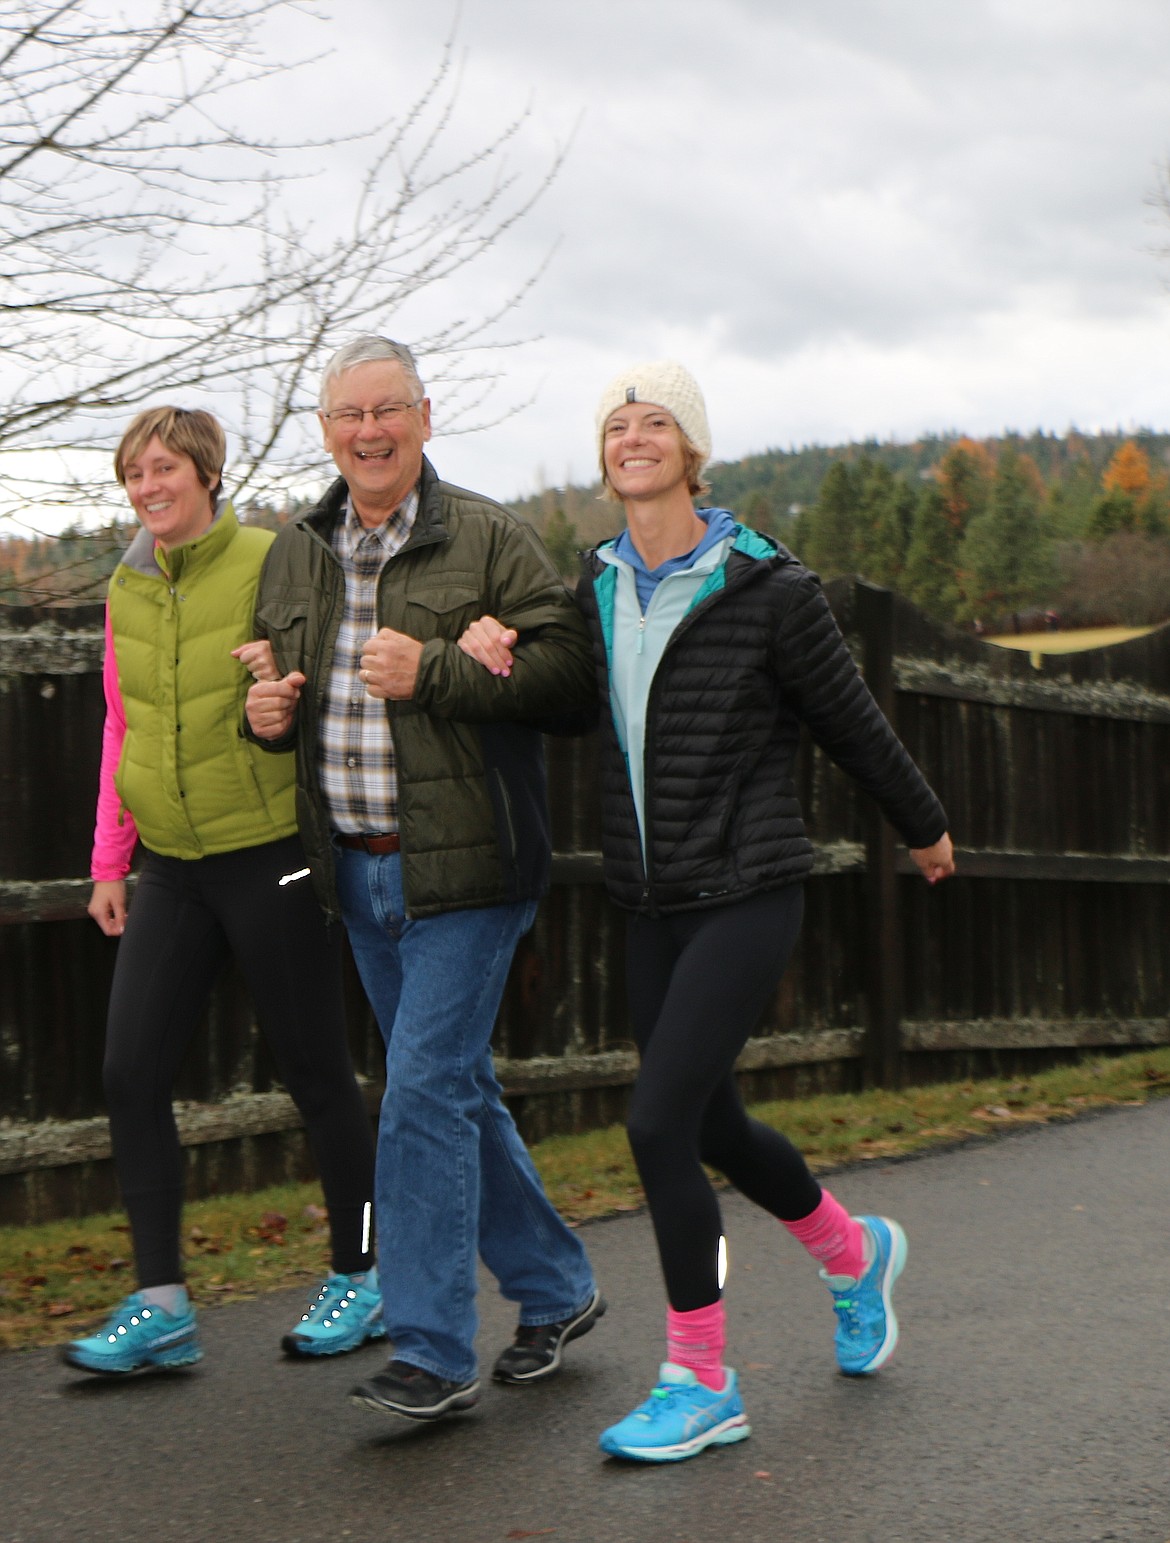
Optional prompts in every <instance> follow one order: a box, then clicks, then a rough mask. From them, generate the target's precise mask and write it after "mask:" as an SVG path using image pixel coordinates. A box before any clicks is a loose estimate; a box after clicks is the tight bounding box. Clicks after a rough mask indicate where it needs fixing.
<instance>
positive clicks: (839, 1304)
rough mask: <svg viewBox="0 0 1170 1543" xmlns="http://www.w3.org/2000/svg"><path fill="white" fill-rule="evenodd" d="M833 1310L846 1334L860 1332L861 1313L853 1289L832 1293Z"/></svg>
mask: <svg viewBox="0 0 1170 1543" xmlns="http://www.w3.org/2000/svg"><path fill="white" fill-rule="evenodd" d="M833 1311H834V1312H835V1313H836V1314H837V1317H838V1319H839V1320H840V1322H841V1327H842V1328H843V1329H844V1330H845V1332H846V1333H847V1334H854V1335H856V1334H860V1333H861V1313H860V1311H859V1304H858V1301H857V1298H856V1296H855V1295H854V1292H853V1290H847V1291H842V1292H836V1291H834V1293H833Z"/></svg>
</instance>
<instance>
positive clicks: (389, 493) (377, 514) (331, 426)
mask: <svg viewBox="0 0 1170 1543" xmlns="http://www.w3.org/2000/svg"><path fill="white" fill-rule="evenodd" d="M396 403H397V404H402V403H410V404H412V405H410V406H409V407H408V408H407V410H406V411H405V412H401V413H398V414H397V415H396V416H394V417H393V418H390V419H385V420H383V421H382V422H381V423H379V422H378V421H377V419H375V418H374V417H373V416H372V409H374V408H377V407H388V406H390V405H392V404H396ZM346 408H348V409H350V410H352V411H360V412H362V419H361V422H360V423H356V424H343V423H338V422H336V421H334V422H330V420H329V416H328V415H329V414H330V413H334V412H337V411H339V410H343V409H346ZM317 416H318V418H319V419H320V421H321V432H322V434H323V435H324V439H325V448H326V450H328V452H329V454H330V455H331V456H332V457H333V460H334V463H335V464H336V466H337V470H338V471H339V472H340V473H341V475H342V476H343V477H344V478H345V480H346V482H347V483H348V485H349V491H350V494H351V496H352V498H353V506H354V509H355V510H356V511H357V515H358V518H359V520H361V522H362V524H363V525H367V526H371V527H372V526H376V525H381V523H382V521H383V520H385V519H386V518H387V516H388V515H391V514H393V513H394V511H395V509H397V508H398V506H399V505H400V504H401V503H402V500H403V499H404V498H405V497H406V496H407V494H408V493H409V492H410V490H411V488H413V487H414V485H415V483H416V482H417V481H418V479H419V476H420V475H421V473H422V455H423V446H424V445H425V444H426V442H427V440H428V439H430V437H431V404H430V402H429V401H428V400H427V398H426V397H423V399H422V401H421V402H420V401H418V391H417V387H416V386H415V384H414V382H413V381H412V380H411V379H410V376H409V375H408V374H407V372H406V371H405V370H404V369H403V367H402V365H400V364H398V363H396V362H394V361H393V360H382V359H377V360H374V361H372V362H370V363H368V364H356V365H354V367H353V369H352V370H346V372H345V373H344V375H339V376H337V377H336V379H334V380H332V381H330V383H329V386H328V400H327V402H326V406H325V409H324V411H323V412H320V413H318V414H317Z"/></svg>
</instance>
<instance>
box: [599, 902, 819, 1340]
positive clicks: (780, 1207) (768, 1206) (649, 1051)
mask: <svg viewBox="0 0 1170 1543" xmlns="http://www.w3.org/2000/svg"><path fill="white" fill-rule="evenodd" d="M803 911H804V892H803V890H802V889H801V888H800V886H799V885H790V886H789V887H787V888H785V889H778V890H771V891H769V892H768V893H767V894H762V895H756V896H753V897H752V898H751V899H748V900H742V901H738V902H736V903H734V904H732V905H727V906H719V907H714V908H712V909H709V910H702V911H684V912H679V913H677V914H675V915H671V916H657V917H651V916H632V917H630V919H629V923H628V927H627V971H628V982H629V999H630V1017H631V1021H632V1024H633V1029H634V1035H635V1038H636V1040H637V1043H638V1050H639V1052H640V1053H641V1057H642V1065H641V1069H640V1070H639V1072H638V1080H637V1082H636V1083H635V1085H634V1091H633V1095H632V1097H631V1100H630V1110H629V1117H628V1122H627V1129H628V1131H629V1136H630V1146H631V1147H632V1148H633V1152H634V1160H635V1162H636V1163H637V1165H638V1173H639V1176H640V1177H641V1180H642V1184H643V1187H644V1188H645V1190H646V1198H647V1200H648V1201H649V1205H650V1216H651V1219H652V1220H653V1222H654V1232H655V1235H656V1237H657V1239H658V1253H659V1257H660V1258H661V1261H662V1273H663V1275H664V1277H665V1279H666V1294H667V1296H668V1298H669V1299H670V1305H671V1306H672V1307H673V1308H674V1309H675V1311H676V1312H689V1311H691V1310H693V1309H694V1308H698V1307H707V1306H709V1305H710V1304H711V1303H712V1302H715V1301H717V1300H718V1299H719V1277H718V1251H719V1238H720V1235H721V1233H722V1231H723V1225H722V1220H721V1218H720V1214H719V1202H718V1200H717V1198H716V1196H715V1191H714V1189H713V1188H712V1187H711V1183H710V1181H709V1179H708V1178H707V1175H706V1174H705V1173H704V1172H703V1167H702V1164H703V1163H708V1164H710V1166H711V1167H713V1168H716V1169H718V1170H719V1172H720V1173H723V1174H725V1175H726V1176H727V1178H728V1179H730V1180H731V1182H732V1183H733V1184H734V1185H735V1187H736V1188H737V1189H738V1190H740V1191H742V1193H743V1194H745V1195H746V1196H747V1197H748V1199H749V1200H752V1201H754V1202H755V1203H756V1205H759V1206H762V1207H763V1208H764V1209H765V1210H766V1211H770V1212H771V1213H772V1215H773V1216H777V1217H780V1218H782V1219H783V1220H784V1221H799V1220H800V1219H801V1218H802V1217H805V1216H808V1215H809V1214H810V1213H811V1212H812V1211H814V1210H815V1209H816V1207H817V1205H818V1203H819V1201H820V1198H821V1190H820V1186H819V1185H818V1183H817V1181H816V1180H815V1179H814V1178H813V1176H812V1174H811V1173H810V1172H809V1171H808V1166H807V1164H806V1163H805V1160H804V1158H803V1157H802V1156H801V1154H800V1153H799V1152H798V1151H797V1150H796V1148H795V1147H794V1146H793V1145H792V1143H791V1142H790V1141H789V1140H788V1139H787V1138H786V1137H784V1136H782V1135H780V1134H779V1133H778V1132H777V1131H774V1130H771V1129H769V1127H768V1126H766V1125H761V1124H760V1122H759V1121H758V1120H753V1119H750V1118H749V1117H748V1114H747V1111H746V1110H745V1108H744V1106H743V1100H742V1098H741V1097H740V1093H739V1088H738V1086H737V1084H736V1081H735V1073H734V1070H733V1067H734V1064H735V1058H736V1056H737V1055H738V1054H739V1052H740V1051H741V1050H742V1049H743V1046H744V1044H745V1042H746V1041H747V1038H748V1035H749V1034H750V1033H751V1031H752V1029H753V1028H754V1027H755V1026H756V1024H757V1023H758V1021H759V1019H760V1017H761V1015H762V1013H763V1011H764V1008H765V1006H766V1005H767V1003H768V999H769V998H770V997H771V995H772V993H773V992H774V991H775V988H776V985H777V983H778V982H779V980H780V977H781V976H782V975H783V974H784V971H785V968H786V967H787V964H788V960H789V958H790V956H791V954H792V949H793V946H794V945H795V943H796V939H797V935H798V933H799V932H800V921H801V916H802V914H803Z"/></svg>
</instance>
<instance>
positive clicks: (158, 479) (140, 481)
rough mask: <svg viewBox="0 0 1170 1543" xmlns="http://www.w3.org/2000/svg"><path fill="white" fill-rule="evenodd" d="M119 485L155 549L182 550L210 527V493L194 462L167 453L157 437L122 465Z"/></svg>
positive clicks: (171, 451) (177, 452)
mask: <svg viewBox="0 0 1170 1543" xmlns="http://www.w3.org/2000/svg"><path fill="white" fill-rule="evenodd" d="M123 481H124V483H125V487H126V493H127V496H128V497H129V499H130V503H131V504H132V506H133V508H134V513H135V514H136V515H137V516H138V518H139V520H141V522H142V524H143V525H144V526H145V527H146V529H147V530H148V531H149V532H150V534H151V535H152V536H153V537H154V539H155V540H156V541H157V542H158V544H159V546H161V547H164V548H166V549H167V550H169V549H170V548H171V547H176V546H186V544H187V542H188V541H194V540H195V538H196V537H197V536H201V535H202V534H203V532H204V531H205V530H207V529H208V527H209V526H210V524H211V521H212V518H213V516H214V514H215V510H214V508H213V505H212V499H211V492H210V490H209V489H208V488H205V487H204V485H203V483H202V482H201V481H200V480H199V472H198V470H197V469H196V466H195V462H194V461H193V460H192V459H191V457H190V456H189V455H185V454H184V453H183V451H181V450H168V449H167V447H166V446H165V445H164V444H163V442H162V440H161V439H160V438H159V437H158V435H157V434H156V435H155V436H154V437H153V438H152V439H149V440H147V442H146V444H145V445H144V446H143V448H142V450H141V451H140V452H139V453H138V455H137V456H135V457H134V459H133V460H130V461H127V462H126V465H125V467H124V468H123Z"/></svg>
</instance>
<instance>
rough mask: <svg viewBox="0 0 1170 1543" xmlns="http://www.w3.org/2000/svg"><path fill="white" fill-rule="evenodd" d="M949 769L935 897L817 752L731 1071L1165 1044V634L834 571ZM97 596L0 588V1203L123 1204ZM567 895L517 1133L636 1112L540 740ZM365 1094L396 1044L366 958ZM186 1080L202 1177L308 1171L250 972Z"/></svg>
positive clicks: (784, 1087)
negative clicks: (953, 873)
mask: <svg viewBox="0 0 1170 1543" xmlns="http://www.w3.org/2000/svg"><path fill="white" fill-rule="evenodd" d="M829 597H830V601H831V603H832V605H833V609H834V611H835V613H836V615H837V617H838V619H839V621H840V623H841V625H842V628H843V629H844V631H845V632H846V634H847V636H848V637H849V638H850V641H851V644H852V645H853V646H854V648H855V651H856V652H857V655H858V658H859V659H860V660H861V662H862V664H863V667H864V669H865V672H866V676H867V679H868V680H869V683H870V686H871V689H872V690H873V691H874V693H875V695H876V696H877V697H878V700H879V701H880V702H881V703H882V705H883V707H884V708H885V710H886V712H887V713H888V715H889V716H890V717H891V718H892V719H893V721H894V722H895V724H896V726H897V728H898V731H899V733H900V734H901V736H902V738H903V739H904V741H905V742H906V744H907V746H908V747H909V749H910V751H911V753H912V754H913V755H914V757H915V758H916V760H917V761H918V762H919V764H920V765H921V766H922V768H923V770H924V771H925V772H926V774H927V776H928V777H929V779H930V780H931V782H932V783H933V785H934V786H935V788H936V789H937V790H938V792H939V794H940V795H941V797H942V799H943V801H944V803H945V804H946V806H947V810H948V813H949V816H950V820H951V828H952V832H953V834H954V836H955V839H956V843H957V845H958V847H959V848H960V852H959V862H960V873H959V876H958V877H956V878H955V879H953V880H951V881H949V882H947V883H946V884H943V885H940V886H937V887H936V888H933V889H932V888H930V887H929V886H927V885H925V884H923V883H922V882H921V880H919V879H918V878H917V876H916V875H915V874H914V873H913V871H912V868H911V865H910V862H909V858H908V857H907V855H906V853H905V852H904V851H900V850H899V849H898V847H897V843H896V839H895V837H894V836H893V833H892V832H891V831H890V830H889V828H888V827H886V826H885V825H884V823H883V822H882V820H881V819H880V817H879V816H878V815H877V814H876V811H875V810H874V809H873V807H872V806H871V805H870V802H869V800H868V799H867V798H865V797H864V795H861V794H859V793H857V792H856V790H855V789H854V788H853V787H852V785H851V784H850V783H848V781H847V780H846V779H845V778H844V777H843V776H842V775H841V774H840V773H839V772H838V771H837V770H836V768H834V767H833V766H832V765H831V764H829V763H828V762H827V761H826V759H825V758H824V757H823V756H822V755H821V754H820V753H819V752H814V751H812V750H811V749H810V748H809V747H808V746H805V747H804V748H803V750H802V754H801V759H800V763H799V786H800V791H801V796H802V801H803V804H804V808H805V812H806V815H807V818H808V823H809V828H810V831H811V833H812V835H813V838H814V840H815V841H816V843H817V847H818V857H817V865H816V870H815V872H814V875H813V877H812V878H811V879H810V880H809V882H808V885H807V906H806V920H805V926H804V934H803V937H802V940H801V944H800V946H799V948H798V951H797V954H796V956H795V958H794V961H793V964H792V966H791V968H790V969H789V971H788V973H787V975H786V976H785V978H784V980H783V981H782V982H781V984H780V986H779V988H778V990H777V993H776V996H775V999H774V1001H773V1002H772V1004H771V1006H770V1008H769V1011H768V1013H767V1014H766V1016H765V1019H764V1021H763V1022H762V1023H761V1024H760V1026H759V1029H758V1033H757V1037H756V1038H754V1039H753V1040H752V1041H751V1042H750V1043H749V1045H748V1047H747V1049H746V1051H745V1053H744V1056H743V1058H742V1061H741V1068H742V1071H743V1076H744V1078H745V1082H746V1083H747V1085H748V1091H749V1093H751V1094H752V1095H754V1096H761V1097H764V1096H786V1095H799V1094H800V1093H802V1092H807V1091H811V1090H814V1089H819V1088H840V1087H852V1086H857V1085H860V1084H862V1083H864V1082H877V1083H896V1082H899V1081H904V1082H915V1081H928V1080H932V1079H936V1078H938V1077H940V1076H953V1075H956V1074H957V1075H974V1074H978V1073H981V1072H986V1071H990V1070H1010V1069H1012V1068H1021V1069H1022V1068H1025V1067H1027V1066H1035V1065H1036V1064H1038V1063H1043V1062H1046V1061H1051V1060H1053V1059H1057V1058H1061V1057H1069V1056H1072V1055H1076V1054H1079V1053H1082V1052H1084V1051H1086V1050H1097V1049H1114V1048H1121V1047H1126V1046H1142V1045H1152V1044H1161V1043H1166V1042H1168V1041H1170V1021H1168V1017H1167V1015H1168V1012H1170V967H1168V965H1167V952H1168V949H1167V940H1168V938H1170V796H1168V794H1170V628H1163V629H1161V630H1160V631H1158V632H1155V633H1152V634H1150V635H1149V636H1147V637H1145V638H1141V639H1137V640H1134V641H1132V642H1129V643H1125V644H1120V645H1117V646H1115V647H1112V648H1108V649H1099V650H1095V651H1093V652H1089V653H1083V654H1072V655H1058V656H1048V657H1045V658H1044V659H1043V660H1040V661H1038V662H1036V663H1033V662H1032V661H1031V660H1030V659H1029V657H1028V656H1027V655H1026V654H1021V653H1017V652H1014V651H1009V650H1004V649H998V648H995V647H993V646H991V645H988V644H984V643H981V642H979V641H978V640H976V639H973V638H969V637H965V636H962V635H960V634H958V633H955V632H951V631H948V630H942V629H939V628H936V627H934V626H932V625H931V624H929V623H928V622H926V621H925V620H924V618H923V617H922V616H921V615H920V614H919V613H917V612H916V611H915V610H914V609H913V608H912V607H911V606H909V605H908V604H906V603H905V602H903V601H902V600H900V599H898V598H897V597H895V596H893V595H891V594H890V593H889V592H888V591H884V590H880V589H875V588H873V587H872V586H870V585H867V584H864V583H862V582H859V581H838V582H837V583H835V584H833V585H831V586H830V588H829ZM100 624H101V613H100V610H99V609H97V608H92V607H86V608H79V609H78V610H77V611H74V612H61V611H53V612H39V611H36V610H7V611H5V610H3V609H0V745H2V746H3V762H2V770H0V1222H5V1221H6V1222H16V1221H20V1220H25V1219H36V1218H43V1217H48V1216H53V1215H69V1214H80V1213H82V1212H85V1211H87V1210H93V1209H99V1208H104V1207H107V1206H110V1205H113V1204H115V1203H116V1193H115V1188H114V1182H113V1176H112V1171H111V1164H110V1160H109V1142H108V1136H107V1131H106V1125H105V1120H104V1118H103V1115H102V1098H101V1081H100V1068H101V1054H102V1035H103V1024H104V1013H105V1004H106V997H107V993H108V988H109V981H110V974H111V969H112V963H113V957H114V951H115V948H116V944H114V943H112V942H111V941H109V940H107V939H105V938H104V937H102V936H101V934H100V933H99V931H98V929H97V928H96V927H95V926H94V925H93V923H92V922H90V921H89V919H88V918H87V917H86V916H85V903H86V900H87V898H88V893H89V883H88V880H87V879H86V878H85V877H84V875H85V874H86V872H87V870H88V859H89V845H90V836H91V831H92V821H93V799H94V792H95V787H96V778H97V765H98V754H99V746H100V738H101V722H102V703H101V683H100V662H101V646H102V640H101V630H100ZM549 762H550V787H551V802H552V811H553V827H554V845H555V850H556V855H555V858H554V871H553V888H552V891H551V893H550V895H549V897H548V899H547V900H546V902H545V903H544V905H543V906H542V908H541V911H540V915H539V917H538V920H537V923H536V926H535V928H534V930H533V932H532V934H531V935H530V936H529V937H528V938H527V939H526V940H525V941H524V942H523V944H522V945H521V948H520V950H519V951H518V954H517V957H516V961H515V964H514V967H513V970H512V974H511V978H510V981H509V985H508V990H507V993H506V997H505V1001H504V1005H503V1008H502V1010H501V1014H500V1019H499V1023H498V1024H497V1029H496V1041H495V1043H496V1048H497V1054H498V1065H499V1069H500V1073H501V1076H502V1080H503V1082H504V1086H505V1088H506V1090H507V1092H508V1094H509V1098H510V1101H511V1103H512V1106H513V1108H514V1109H515V1111H516V1113H517V1117H518V1119H519V1122H520V1124H521V1128H522V1129H523V1130H524V1132H525V1134H526V1135H527V1136H528V1137H529V1138H530V1139H533V1138H536V1137H539V1136H542V1135H545V1134H548V1133H550V1132H553V1131H563V1130H575V1129H584V1128H589V1127H591V1126H596V1125H598V1124H604V1123H610V1122H612V1121H614V1120H617V1119H620V1117H621V1113H622V1109H623V1106H624V1100H625V1094H626V1090H627V1088H628V1085H629V1083H630V1082H631V1081H632V1079H633V1075H634V1068H635V1058H634V1054H633V1051H632V1048H631V1043H630V1038H629V1032H628V1027H627V1022H626V1011H625V1003H624V996H623V990H622V977H623V947H624V944H623V926H622V920H621V917H620V915H619V913H617V912H616V911H615V910H614V909H613V908H612V907H611V906H610V904H609V902H608V901H607V899H606V898H605V895H604V892H603V890H602V888H601V883H600V858H599V855H598V846H599V834H598V815H597V810H596V807H595V803H594V789H595V786H596V769H595V763H594V746H593V742H592V741H591V740H581V741H553V742H550V745H549ZM347 989H348V991H349V1009H350V1013H349V1016H350V1028H351V1039H352V1045H353V1050H354V1055H355V1058H356V1061H357V1065H358V1067H359V1071H360V1073H361V1074H362V1076H363V1077H364V1078H365V1079H366V1081H367V1086H368V1092H369V1098H370V1107H371V1110H374V1109H375V1108H376V1105H377V1096H378V1082H379V1069H380V1042H379V1040H378V1036H377V1031H376V1029H375V1028H374V1026H373V1024H372V1021H371V1019H370V1016H369V1013H368V1010H367V1009H366V1006H365V1003H364V999H363V998H362V995H361V991H360V987H359V986H358V985H357V982H356V977H355V976H354V975H353V974H352V971H351V972H350V974H349V977H348V988H347ZM208 1019H209V1021H208V1024H207V1026H206V1029H205V1031H204V1032H202V1033H201V1034H200V1035H199V1036H198V1037H197V1039H196V1041H195V1043H194V1045H193V1046H192V1050H191V1054H190V1056H189V1058H188V1062H187V1064H186V1067H185V1069H184V1072H183V1077H182V1082H181V1084H180V1087H179V1089H178V1097H179V1099H180V1116H179V1117H180V1128H181V1130H182V1134H183V1139H184V1143H185V1145H186V1146H187V1149H188V1157H189V1178H190V1188H191V1192H192V1193H206V1192H209V1191H213V1190H229V1189H243V1188H250V1187H253V1186H256V1185H259V1184H261V1183H267V1182H273V1181H276V1180H278V1179H283V1178H290V1177H294V1176H301V1175H303V1174H305V1173H307V1172H309V1171H310V1165H309V1159H308V1154H307V1150H306V1147H305V1143H304V1139H303V1135H302V1133H301V1131H300V1128H299V1121H298V1119H297V1115H296V1111H295V1109H294V1108H293V1107H292V1104H291V1101H290V1100H289V1099H288V1098H287V1096H286V1095H285V1094H284V1093H283V1092H282V1091H281V1090H280V1088H279V1087H278V1086H277V1085H276V1083H275V1080H274V1074H273V1070H272V1065H271V1062H270V1060H269V1058H268V1055H267V1053H266V1051H265V1049H264V1046H263V1044H262V1043H261V1042H260V1041H259V1040H258V1037H257V1035H256V1034H255V1031H254V1027H253V1023H252V1018H251V1010H250V1006H249V1003H248V1000H247V997H246V994H245V992H244V990H243V988H242V986H241V984H240V981H239V979H238V977H237V976H236V975H235V974H234V973H233V972H230V971H229V972H226V973H225V975H224V977H223V979H222V981H221V983H220V985H219V987H218V989H217V991H216V994H215V998H214V1001H213V1003H212V1006H211V1009H210V1012H209V1015H208Z"/></svg>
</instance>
